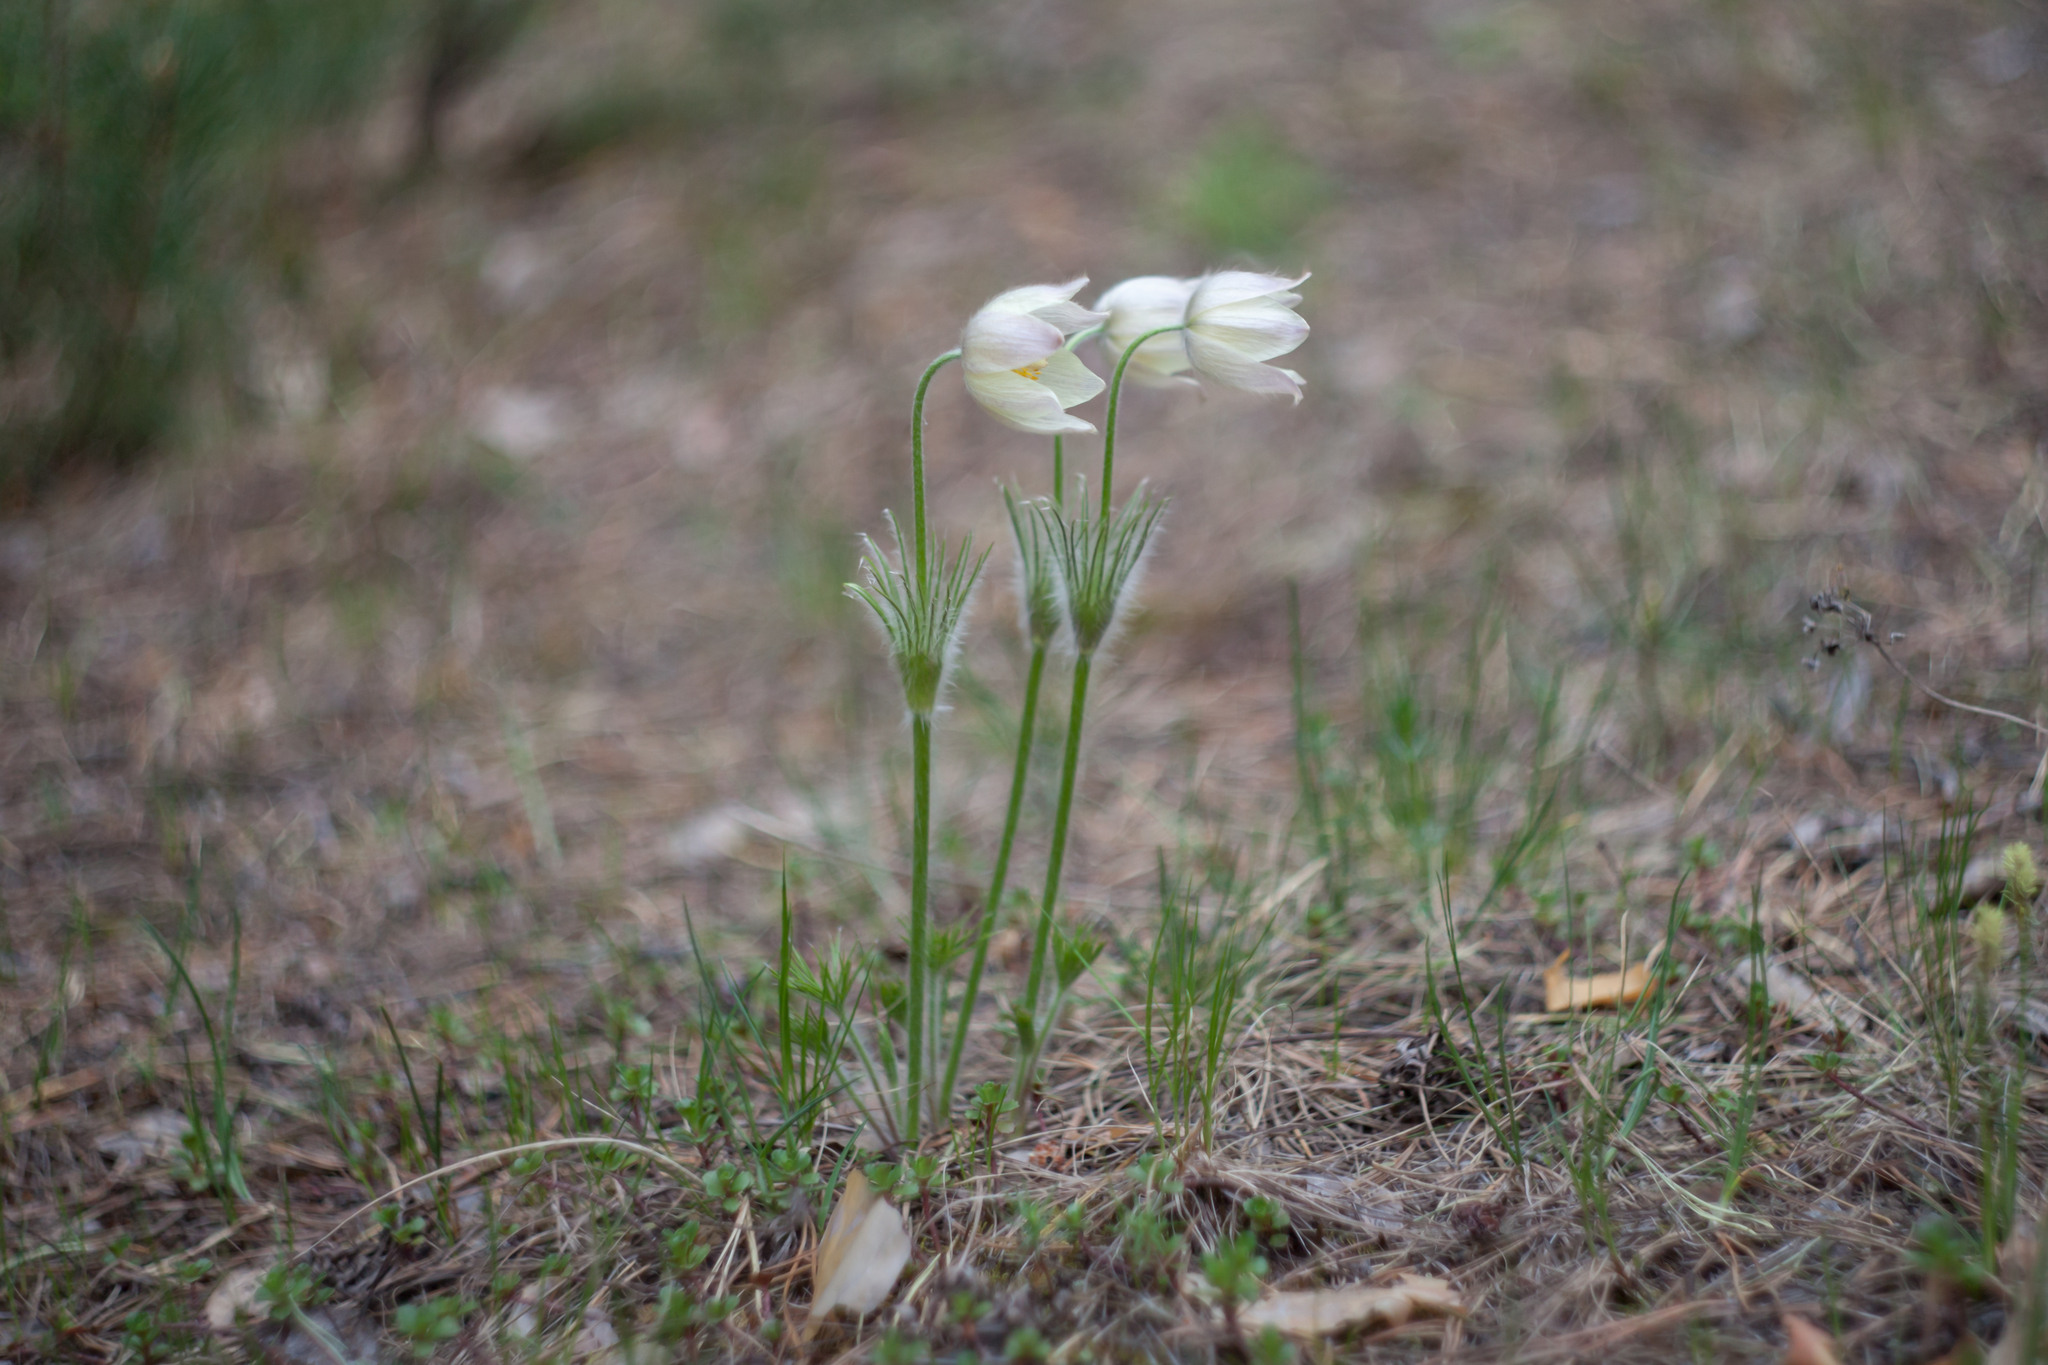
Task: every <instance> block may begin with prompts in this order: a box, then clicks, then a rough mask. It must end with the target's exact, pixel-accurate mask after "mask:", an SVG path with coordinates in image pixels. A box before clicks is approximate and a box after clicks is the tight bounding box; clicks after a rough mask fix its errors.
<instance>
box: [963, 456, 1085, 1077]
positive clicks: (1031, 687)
mask: <svg viewBox="0 0 2048 1365" xmlns="http://www.w3.org/2000/svg"><path fill="white" fill-rule="evenodd" d="M1055 444H1057V443H1055ZM1045 649H1046V647H1045V646H1044V645H1042V644H1041V645H1038V646H1036V647H1034V648H1033V649H1032V651H1031V672H1030V674H1029V675H1028V676H1027V677H1026V678H1025V679H1024V712H1023V716H1022V719H1021V724H1022V727H1023V728H1022V729H1021V730H1019V731H1018V734H1017V763H1016V766H1015V767H1014V768H1013V769H1011V772H1010V809H1009V813H1008V814H1006V815H1004V817H1003V842H1002V844H1001V845H1000V846H999V847H998V848H997V849H996V866H995V871H994V872H992V873H991V874H990V875H989V882H988V896H987V897H986V898H985V899H984V900H983V901H982V903H981V925H980V927H979V929H978V930H977V931H976V933H975V936H974V961H973V962H972V963H971V964H970V965H969V966H968V968H967V990H966V992H965V993H964V994H963V995H961V997H960V1022H959V1023H957V1024H955V1025H954V1026H953V1051H952V1055H951V1056H950V1057H948V1058H947V1059H946V1084H945V1087H944V1088H943V1089H942V1090H940V1092H939V1095H940V1098H941V1100H942V1101H943V1102H944V1103H946V1104H948V1105H950V1104H951V1103H952V1101H953V1087H954V1086H955V1085H956V1084H957V1083H958V1082H959V1079H960V1056H961V1053H962V1052H964V1051H965V1050H966V1047H967V1028H968V1025H969V1024H970V1023H971V1022H972V1021H973V1019H974V1005H975V1002H976V1001H977V1000H978V999H979V998H980V996H981V972H982V968H983V966H984V965H986V964H987V962H988V945H989V940H990V939H991V938H993V937H994V936H995V931H996V910H997V908H998V907H999V906H1001V905H1002V903H1003V891H1004V889H1005V887H1006V886H1007V884H1008V882H1009V877H1010V849H1011V847H1012V846H1013V845H1014V844H1015V843H1016V840H1017V817H1018V816H1019V815H1020V814H1021V813H1022V812H1023V809H1024V779H1025V776H1026V775H1027V774H1028V773H1029V772H1030V770H1031V738H1032V733H1033V732H1034V731H1035V730H1036V729H1037V728H1038V687H1039V684H1040V682H1042V681H1043V680H1044V678H1045Z"/></svg>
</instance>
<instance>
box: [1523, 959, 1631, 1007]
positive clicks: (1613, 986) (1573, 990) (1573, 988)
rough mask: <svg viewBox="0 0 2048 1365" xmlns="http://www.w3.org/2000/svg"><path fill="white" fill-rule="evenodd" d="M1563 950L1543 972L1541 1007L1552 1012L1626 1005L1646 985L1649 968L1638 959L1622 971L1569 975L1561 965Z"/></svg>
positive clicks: (1562, 962)
mask: <svg viewBox="0 0 2048 1365" xmlns="http://www.w3.org/2000/svg"><path fill="white" fill-rule="evenodd" d="M1568 956H1569V954H1567V953H1559V954H1558V955H1557V961H1555V962H1553V963H1551V964H1550V966H1549V967H1547V968H1545V969H1544V972H1543V1008H1544V1009H1545V1010H1547V1011H1549V1012H1550V1013H1552V1014H1559V1013H1562V1012H1563V1011H1565V1010H1589V1009H1597V1008H1598V1007H1600V1006H1602V1005H1626V1004H1628V1003H1629V1002H1630V1001H1632V1000H1634V999H1636V998H1637V997H1638V996H1640V995H1642V993H1643V992H1644V991H1646V990H1648V989H1650V969H1649V968H1648V967H1645V966H1643V965H1642V964H1641V963H1638V964H1636V965H1635V966H1633V967H1630V968H1629V969H1628V970H1627V971H1625V972H1602V973H1600V974H1599V975H1598V976H1570V975H1567V974H1566V972H1565V969H1564V960H1565V958H1566V957H1568Z"/></svg>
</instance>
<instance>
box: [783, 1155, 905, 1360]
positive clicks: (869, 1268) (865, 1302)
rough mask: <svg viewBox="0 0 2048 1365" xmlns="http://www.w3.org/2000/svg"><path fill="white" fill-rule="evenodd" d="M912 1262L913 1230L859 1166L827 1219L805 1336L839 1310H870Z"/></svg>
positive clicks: (856, 1311) (853, 1171) (887, 1292)
mask: <svg viewBox="0 0 2048 1365" xmlns="http://www.w3.org/2000/svg"><path fill="white" fill-rule="evenodd" d="M909 1260H910V1233H909V1231H908V1230H907V1229H906V1228H905V1227H904V1226H903V1215H902V1214H901V1213H899V1212H897V1210H896V1206H895V1205H893V1204H891V1203H890V1202H889V1201H888V1200H886V1199H884V1198H882V1197H881V1196H880V1195H879V1194H877V1193H876V1192H875V1188H874V1186H872V1185H870V1184H869V1183H868V1178H867V1175H866V1173H864V1172H863V1171H861V1170H860V1169H859V1168H857V1167H856V1168H855V1169H854V1170H852V1171H850V1172H848V1173H847V1176H846V1188H845V1189H844V1190H843V1191H841V1192H840V1195H839V1206H838V1207H837V1208H835V1209H833V1210H832V1216H831V1217H830V1218H828V1219H826V1220H825V1235H824V1237H823V1238H821V1239H820V1240H819V1242H818V1261H817V1269H816V1271H815V1272H814V1273H813V1275H812V1282H813V1283H814V1284H816V1285H817V1293H816V1294H815V1295H814V1296H813V1297H812V1299H811V1313H810V1316H809V1317H808V1318H806V1319H805V1320H804V1327H803V1332H802V1334H801V1335H802V1338H803V1339H804V1340H806V1341H808V1340H810V1338H811V1336H812V1334H813V1333H815V1332H816V1331H817V1330H818V1327H819V1324H821V1323H823V1322H824V1321H825V1319H826V1317H827V1316H829V1315H830V1314H831V1312H832V1310H833V1309H835V1308H849V1309H851V1310H853V1312H854V1313H856V1314H867V1313H872V1312H874V1311H875V1309H877V1308H879V1307H881V1304H882V1300H883V1299H885V1298H887V1297H889V1291H890V1290H891V1289H893V1288H895V1287H896V1277H897V1276H898V1275H901V1274H902V1273H903V1267H904V1266H905V1265H906V1264H907V1263H908V1262H909Z"/></svg>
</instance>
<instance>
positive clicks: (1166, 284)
mask: <svg viewBox="0 0 2048 1365" xmlns="http://www.w3.org/2000/svg"><path fill="white" fill-rule="evenodd" d="M1196 283H1197V282H1196V281H1194V280H1179V279H1175V278H1174V277H1172V276H1171V275H1140V276H1138V277H1137V278H1136V279H1130V280H1125V281H1124V282H1123V283H1122V284H1119V285H1116V286H1115V287H1113V288H1111V289H1110V290H1109V291H1108V292H1107V293H1105V294H1104V295H1103V296H1102V297H1101V298H1099V299H1097V300H1096V301H1095V306H1096V307H1098V308H1102V309H1106V310H1108V312H1109V322H1108V324H1107V325H1106V326H1105V327H1104V328H1103V331H1102V349H1103V353H1104V357H1105V359H1106V360H1107V361H1108V363H1109V364H1110V365H1111V366H1112V367H1114V366H1115V364H1116V363H1117V362H1118V361H1119V360H1121V359H1122V358H1123V354H1124V352H1125V351H1126V350H1127V349H1129V347H1130V344H1131V343H1132V342H1134V341H1136V340H1137V339H1138V338H1139V337H1141V336H1143V335H1145V333H1147V332H1152V331H1157V330H1158V329H1159V328H1161V327H1172V326H1174V325H1176V324H1177V323H1179V322H1180V320H1181V316H1182V314H1183V313H1185V312H1186V310H1187V302H1188V295H1189V294H1190V293H1192V292H1193V290H1194V287H1195V284H1196ZM1187 367H1188V358H1187V347H1186V346H1185V345H1184V344H1183V343H1182V341H1181V339H1180V337H1178V336H1162V337H1154V338H1153V339H1152V340H1150V341H1148V342H1146V343H1145V344H1144V345H1143V346H1141V347H1139V348H1138V353H1137V354H1136V355H1134V356H1132V357H1131V366H1130V368H1129V369H1128V370H1126V371H1125V372H1124V375H1125V378H1127V379H1135V380H1136V381H1137V382H1138V383H1140V384H1146V385H1151V386H1154V387H1163V386H1165V385H1166V384H1168V383H1169V382H1172V379H1171V377H1172V376H1173V375H1176V374H1178V373H1180V372H1181V371H1182V370H1185V369H1186V368H1187Z"/></svg>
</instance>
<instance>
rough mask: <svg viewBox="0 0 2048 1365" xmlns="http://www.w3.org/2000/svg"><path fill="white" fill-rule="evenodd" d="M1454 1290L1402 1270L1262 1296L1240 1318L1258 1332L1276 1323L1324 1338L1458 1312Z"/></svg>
mask: <svg viewBox="0 0 2048 1365" xmlns="http://www.w3.org/2000/svg"><path fill="white" fill-rule="evenodd" d="M1463 1316H1465V1305H1464V1304H1463V1303H1461V1302H1460V1301H1459V1299H1458V1292H1457V1291H1456V1290H1455V1289H1452V1288H1451V1286H1450V1285H1449V1284H1448V1283H1446V1282H1445V1281H1443V1280H1438V1279H1432V1278H1431V1277H1429V1276H1427V1275H1403V1276H1402V1277H1401V1278H1400V1279H1398V1280H1396V1281H1394V1282H1393V1283H1392V1284H1345V1285H1336V1286H1334V1287H1332V1288H1329V1289H1304V1290H1295V1291H1289V1292H1286V1293H1273V1294H1268V1295H1266V1297H1265V1298H1263V1299H1260V1300H1259V1301H1258V1302H1257V1303H1255V1304H1253V1305H1252V1306H1251V1307H1250V1308H1247V1309H1245V1311H1244V1313H1243V1314H1242V1315H1241V1319H1242V1321H1243V1323H1244V1325H1245V1327H1246V1328H1248V1329H1249V1330H1251V1331H1259V1330H1260V1329H1262V1328H1266V1327H1277V1328H1279V1329H1280V1330H1281V1331H1282V1332H1285V1333H1286V1334H1287V1335H1288V1336H1291V1337H1327V1336H1335V1335H1336V1334H1337V1333H1339V1332H1342V1331H1345V1330H1347V1329H1349V1328H1353V1327H1368V1328H1377V1327H1399V1326H1400V1325H1401V1324H1403V1323H1405V1322H1407V1321H1408V1320H1409V1319H1411V1318H1421V1317H1463Z"/></svg>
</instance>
